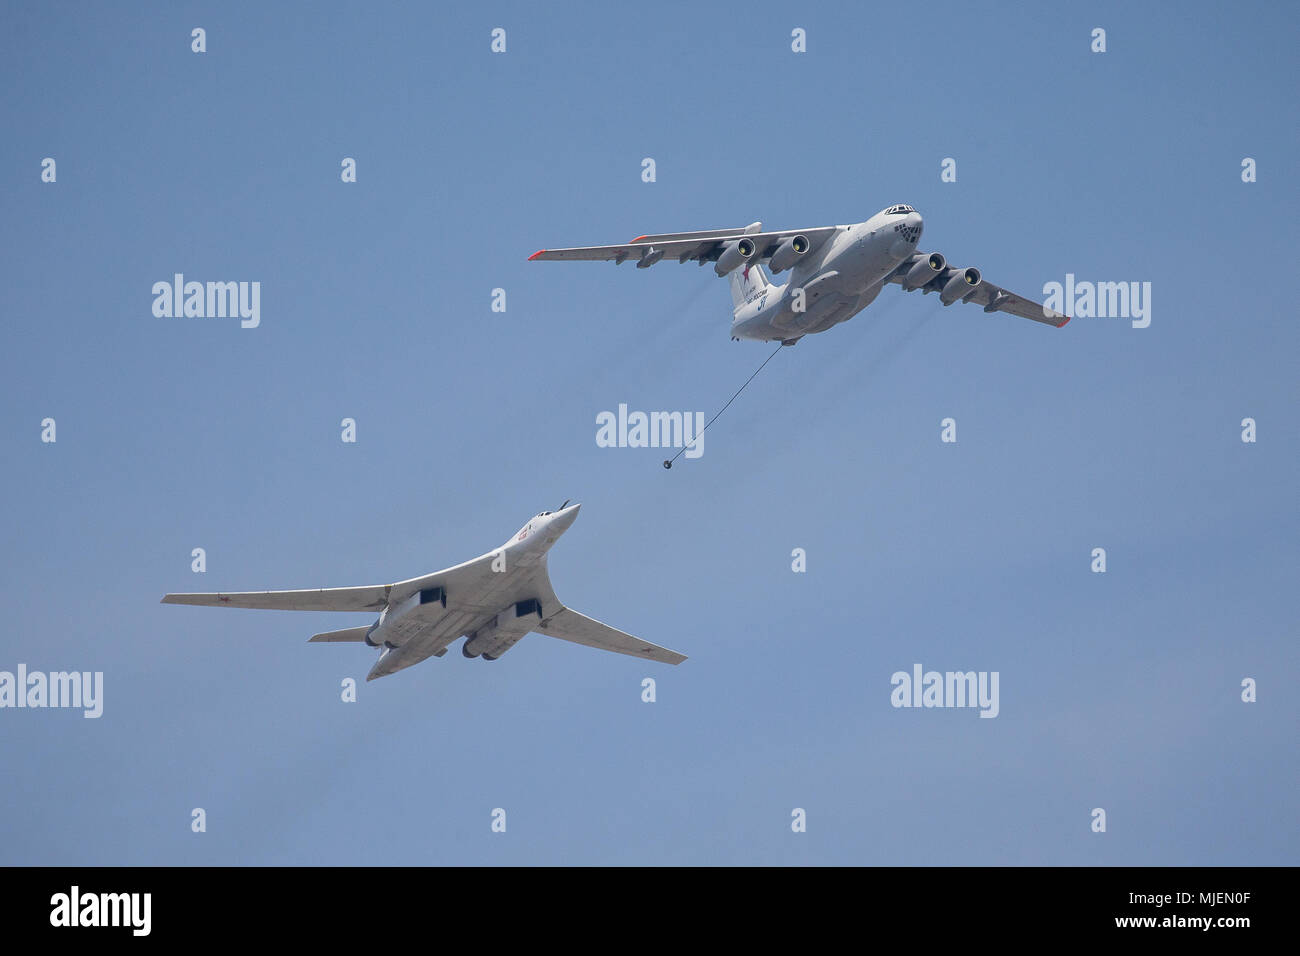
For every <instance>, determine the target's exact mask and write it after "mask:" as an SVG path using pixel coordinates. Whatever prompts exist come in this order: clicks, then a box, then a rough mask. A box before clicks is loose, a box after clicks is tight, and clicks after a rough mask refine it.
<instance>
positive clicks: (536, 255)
mask: <svg viewBox="0 0 1300 956" xmlns="http://www.w3.org/2000/svg"><path fill="white" fill-rule="evenodd" d="M545 251H546V250H545V249H538V250H537V251H536V252H534V253H533V254H532V255H531V256H529V257H528V261H529V262H532V261H533V260H534V259H536V258H537V257H538V256H540V255H541V254H542V253H543V252H545Z"/></svg>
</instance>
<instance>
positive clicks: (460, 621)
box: [162, 501, 686, 681]
mask: <svg viewBox="0 0 1300 956" xmlns="http://www.w3.org/2000/svg"><path fill="white" fill-rule="evenodd" d="M581 507H582V506H581V505H569V503H568V502H567V501H566V502H565V503H564V504H563V505H561V506H560V507H559V508H558V509H557V510H555V511H543V512H542V513H541V514H539V515H537V516H536V517H534V518H533V519H532V520H531V521H529V522H528V523H527V524H526V525H524V526H523V527H522V528H520V529H519V531H518V533H517V534H515V535H514V537H512V538H511V539H510V540H509V541H507V542H506V543H505V544H503V545H502V546H501V547H499V548H497V549H496V550H495V551H491V552H489V553H487V554H484V555H480V556H479V557H477V558H474V559H473V560H472V561H466V562H465V563H464V564H458V565H456V566H455V567H453V568H447V569H446V570H443V571H435V572H433V573H432V574H426V575H424V576H423V577H419V578H411V579H410V580H407V581H399V582H397V583H396V584H376V585H369V586H364V587H352V588H323V589H317V590H307V591H239V592H221V593H212V594H168V595H165V596H164V597H163V599H162V603H163V604H197V605H201V606H205V607H244V608H264V609H276V610H285V611H370V612H374V611H378V612H379V618H378V620H376V621H375V623H373V624H371V625H368V626H365V627H351V628H346V629H344V630H341V631H327V632H326V633H324V634H317V635H316V636H314V637H313V638H311V640H312V641H316V642H334V641H351V642H357V643H365V644H368V645H370V646H371V647H379V648H382V650H381V651H380V654H379V660H378V661H376V662H375V666H374V667H372V668H371V669H370V673H369V674H368V675H367V676H366V680H368V681H370V680H374V679H375V678H376V677H386V676H387V675H389V674H392V673H395V672H397V671H400V670H402V669H404V668H407V667H410V666H411V665H412V664H418V663H420V661H422V660H424V659H425V658H428V657H442V655H444V654H446V653H447V647H448V645H449V644H451V642H452V641H454V640H456V638H458V637H460V636H462V635H464V636H465V637H466V640H465V643H464V645H463V646H462V647H461V652H462V653H463V654H464V655H465V656H466V657H479V656H482V657H483V659H484V660H488V661H494V660H496V659H497V658H498V657H500V656H501V655H502V654H504V653H505V652H506V651H508V650H510V648H512V647H514V646H515V644H517V643H518V642H519V639H520V638H522V637H523V636H524V635H525V634H527V633H529V632H530V631H537V632H538V633H539V634H545V635H547V636H548V637H558V638H560V639H561V640H564V641H572V642H573V643H575V644H585V645H586V646H587V647H596V648H600V649H601V650H606V651H614V652H615V653H618V654H628V655H631V656H632V657H644V658H648V659H650V660H652V661H661V662H663V663H665V664H680V663H681V662H682V661H684V660H686V655H685V654H679V653H677V652H676V651H670V650H668V649H667V648H666V647H660V646H659V645H657V644H651V643H650V642H649V641H643V640H641V639H640V638H638V637H633V636H632V635H631V634H626V633H624V632H623V631H620V630H617V629H616V628H612V627H610V626H609V625H608V624H602V623H600V621H595V620H592V619H591V618H589V617H587V616H586V615H585V614H579V613H578V612H577V611H574V610H571V609H569V608H567V607H565V606H564V605H563V604H561V603H560V599H559V598H557V597H556V596H555V591H554V590H553V589H552V588H551V579H550V575H549V574H548V573H547V570H546V555H547V552H548V551H550V550H551V546H552V545H553V544H555V542H556V541H557V540H558V539H559V537H560V535H562V534H564V532H565V531H567V530H569V526H570V525H572V524H573V521H574V519H575V518H577V517H578V509H579V508H581Z"/></svg>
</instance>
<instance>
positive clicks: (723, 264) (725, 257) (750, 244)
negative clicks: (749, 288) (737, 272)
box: [713, 239, 758, 276]
mask: <svg viewBox="0 0 1300 956" xmlns="http://www.w3.org/2000/svg"><path fill="white" fill-rule="evenodd" d="M757 248H758V247H757V246H756V245H755V244H754V240H753V239H738V240H737V241H735V242H733V243H731V244H730V245H728V246H727V248H726V249H724V250H722V255H720V256H718V261H717V262H716V263H715V264H714V266H713V271H714V272H716V273H717V274H718V275H720V276H725V275H726V274H727V273H728V272H730V271H732V270H733V269H739V268H740V267H741V266H743V265H744V264H745V263H746V262H748V261H749V259H750V257H751V256H752V255H753V254H754V252H755V250H756V249H757Z"/></svg>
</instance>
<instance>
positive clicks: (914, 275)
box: [903, 252, 948, 292]
mask: <svg viewBox="0 0 1300 956" xmlns="http://www.w3.org/2000/svg"><path fill="white" fill-rule="evenodd" d="M947 265H948V262H947V260H946V259H944V257H943V256H941V255H940V254H939V253H937V252H932V253H930V254H929V255H928V256H920V257H918V259H917V261H916V263H915V264H913V266H912V268H910V269H908V270H907V274H906V275H904V276H903V288H904V289H905V290H907V291H908V292H911V291H912V290H913V289H919V288H921V286H923V285H925V284H926V283H927V282H931V281H933V279H934V277H935V276H937V275H938V274H939V273H940V272H942V271H943V270H944V269H945V268H946V267H947Z"/></svg>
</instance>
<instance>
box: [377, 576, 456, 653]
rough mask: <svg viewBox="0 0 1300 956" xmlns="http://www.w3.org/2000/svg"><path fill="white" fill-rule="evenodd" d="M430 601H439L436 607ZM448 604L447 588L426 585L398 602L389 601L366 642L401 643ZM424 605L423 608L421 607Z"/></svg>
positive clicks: (435, 603)
mask: <svg viewBox="0 0 1300 956" xmlns="http://www.w3.org/2000/svg"><path fill="white" fill-rule="evenodd" d="M427 605H437V606H436V607H433V608H428V607H426V606H427ZM446 607H447V592H446V590H445V589H443V588H440V587H434V588H424V589H422V590H420V591H416V592H415V593H414V594H412V595H410V596H409V597H408V598H407V599H406V600H404V601H402V602H400V603H398V604H390V605H389V606H388V607H386V608H384V610H383V612H382V613H381V614H380V615H379V617H378V618H377V619H376V620H375V623H374V624H372V625H370V630H368V631H366V634H365V638H364V640H365V642H366V643H367V644H369V645H370V646H371V647H379V646H380V645H381V644H382V645H384V646H385V647H401V646H402V645H403V644H405V643H406V642H407V640H409V639H410V638H411V637H413V636H415V635H416V634H418V633H420V632H421V631H422V630H423V629H424V628H425V627H426V626H427V624H428V621H429V620H430V618H431V617H435V616H436V615H437V614H438V612H439V611H441V610H445V609H446ZM421 609H424V610H421Z"/></svg>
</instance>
